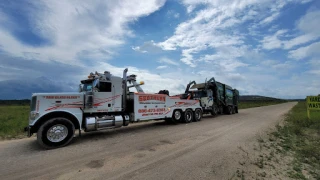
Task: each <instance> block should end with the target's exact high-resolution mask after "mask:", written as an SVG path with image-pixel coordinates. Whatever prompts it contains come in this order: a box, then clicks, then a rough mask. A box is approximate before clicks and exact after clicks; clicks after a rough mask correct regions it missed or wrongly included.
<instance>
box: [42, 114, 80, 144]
mask: <svg viewBox="0 0 320 180" xmlns="http://www.w3.org/2000/svg"><path fill="white" fill-rule="evenodd" d="M74 131H75V127H74V124H73V123H72V122H71V121H70V120H68V119H67V118H64V117H57V118H52V119H50V120H48V121H46V122H45V123H43V124H42V125H41V126H40V128H39V130H38V132H37V141H38V143H39V144H40V145H41V146H42V147H44V148H46V149H54V148H60V147H63V146H66V145H67V144H69V143H70V141H71V140H72V138H73V136H74Z"/></svg>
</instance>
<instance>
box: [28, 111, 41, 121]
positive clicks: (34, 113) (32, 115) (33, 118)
mask: <svg viewBox="0 0 320 180" xmlns="http://www.w3.org/2000/svg"><path fill="white" fill-rule="evenodd" d="M38 116H39V112H36V111H31V112H30V120H35V119H36V118H37V117H38Z"/></svg>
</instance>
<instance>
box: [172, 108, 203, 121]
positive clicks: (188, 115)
mask: <svg viewBox="0 0 320 180" xmlns="http://www.w3.org/2000/svg"><path fill="white" fill-rule="evenodd" d="M201 118H202V111H201V109H196V110H195V111H192V110H191V109H186V110H185V112H182V110H180V109H177V110H175V111H174V112H173V115H172V121H173V122H174V123H179V122H185V123H191V122H193V121H195V122H196V121H200V120H201Z"/></svg>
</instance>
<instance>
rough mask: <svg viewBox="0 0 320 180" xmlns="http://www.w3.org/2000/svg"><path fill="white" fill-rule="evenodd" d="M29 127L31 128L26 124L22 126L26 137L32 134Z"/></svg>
mask: <svg viewBox="0 0 320 180" xmlns="http://www.w3.org/2000/svg"><path fill="white" fill-rule="evenodd" d="M31 128H32V127H31V126H27V127H25V128H24V131H25V132H27V136H28V137H31V136H32V134H33V133H32V131H31Z"/></svg>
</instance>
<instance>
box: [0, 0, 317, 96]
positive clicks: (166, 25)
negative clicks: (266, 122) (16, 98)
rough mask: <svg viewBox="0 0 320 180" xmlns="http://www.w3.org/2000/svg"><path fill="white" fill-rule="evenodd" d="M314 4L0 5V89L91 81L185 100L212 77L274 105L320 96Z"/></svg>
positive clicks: (242, 0)
mask: <svg viewBox="0 0 320 180" xmlns="http://www.w3.org/2000/svg"><path fill="white" fill-rule="evenodd" d="M319 29H320V1H317V0H168V1H165V0H149V1H142V0H124V1H119V2H117V1H112V0H105V1H100V0H99V1H98V0H97V1H95V0H93V1H90V2H89V1H45V0H43V1H42V0H40V1H1V2H0V69H1V71H0V81H6V80H13V79H23V78H28V79H30V78H37V77H41V76H42V77H43V76H44V77H48V78H49V79H52V80H53V81H54V80H59V82H60V81H64V82H66V83H68V84H70V82H71V83H74V84H75V86H76V84H78V83H79V81H80V79H83V78H85V77H86V76H87V75H88V74H89V73H90V72H92V71H100V72H103V71H105V70H108V71H110V72H111V73H112V74H114V75H121V74H122V71H123V69H124V68H127V67H128V68H129V73H134V74H137V75H138V78H139V80H144V81H145V85H144V90H145V91H146V92H154V93H155V92H158V91H159V90H160V89H168V90H169V91H170V92H171V94H178V93H182V92H183V91H184V88H185V86H186V84H187V83H188V82H189V81H193V80H195V81H196V82H199V83H200V82H204V81H205V79H206V78H208V79H209V78H211V77H215V79H216V80H218V81H220V82H224V83H226V84H228V85H230V86H232V87H234V88H237V89H239V90H240V93H241V94H257V95H264V96H273V97H279V98H304V97H305V96H307V95H317V94H320V91H319V90H320V81H319V78H320V68H319V67H320V31H319Z"/></svg>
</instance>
